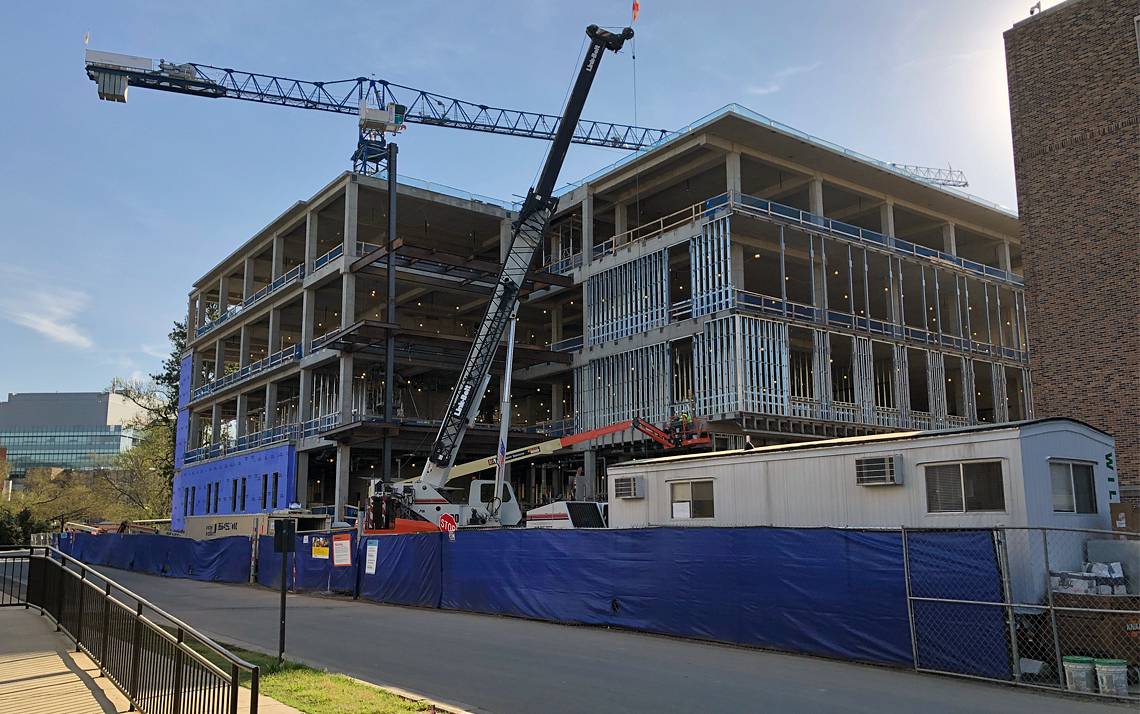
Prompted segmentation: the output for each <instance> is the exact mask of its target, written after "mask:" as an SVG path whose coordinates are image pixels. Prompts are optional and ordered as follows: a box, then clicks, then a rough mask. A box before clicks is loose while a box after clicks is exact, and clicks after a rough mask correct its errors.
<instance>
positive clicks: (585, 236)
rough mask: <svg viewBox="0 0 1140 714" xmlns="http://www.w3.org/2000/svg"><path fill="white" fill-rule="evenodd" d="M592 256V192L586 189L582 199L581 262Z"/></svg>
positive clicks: (588, 259) (585, 261)
mask: <svg viewBox="0 0 1140 714" xmlns="http://www.w3.org/2000/svg"><path fill="white" fill-rule="evenodd" d="M593 256H594V194H593V193H592V192H590V191H586V197H585V198H583V199H582V264H583V265H585V264H586V263H589V262H590V259H591V258H592V257H593Z"/></svg>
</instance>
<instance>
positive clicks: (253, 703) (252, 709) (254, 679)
mask: <svg viewBox="0 0 1140 714" xmlns="http://www.w3.org/2000/svg"><path fill="white" fill-rule="evenodd" d="M260 689H261V668H260V667H258V666H256V665H254V667H253V669H252V670H250V672H249V714H257V698H258V697H259V696H260V694H259V693H258V692H259V690H260Z"/></svg>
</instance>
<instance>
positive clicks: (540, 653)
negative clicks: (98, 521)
mask: <svg viewBox="0 0 1140 714" xmlns="http://www.w3.org/2000/svg"><path fill="white" fill-rule="evenodd" d="M100 570H103V571H104V572H106V573H107V574H108V575H109V576H110V577H112V578H114V579H115V580H116V581H118V582H119V583H120V584H122V585H124V586H126V587H128V588H130V589H132V590H134V591H135V592H137V593H138V594H139V595H142V596H143V597H146V598H148V599H151V600H152V601H153V602H154V603H155V604H156V605H158V606H159V607H162V608H164V609H166V610H168V611H169V612H170V613H171V614H173V615H175V616H177V617H180V618H182V619H183V620H185V621H186V622H188V623H189V624H190V625H192V626H194V627H197V628H199V629H201V630H202V631H204V632H205V633H206V634H208V635H210V636H212V637H215V638H216V639H217V640H219V641H221V642H227V643H232V644H237V645H245V646H247V647H251V648H253V649H261V650H267V651H272V652H275V651H276V648H277V631H278V619H277V606H278V600H279V595H278V594H277V593H275V592H271V591H269V590H265V589H262V588H253V587H248V586H242V585H220V584H214V583H199V582H196V581H192V580H176V579H170V578H159V577H154V576H149V575H140V574H138V573H131V572H126V571H121V570H113V569H110V568H100ZM286 652H287V654H288V656H289V657H290V658H292V659H295V660H299V661H302V662H305V663H306V664H310V665H313V666H319V667H323V668H327V669H329V670H335V671H339V672H344V673H346V674H349V675H351V676H354V677H358V678H360V679H365V680H368V681H371V682H375V683H377V684H382V685H389V686H394V687H399V688H402V689H406V690H410V691H413V692H417V693H419V694H422V695H424V696H427V697H431V698H433V699H437V700H439V701H442V702H445V703H452V704H456V705H459V706H462V707H464V708H467V709H470V710H472V711H477V712H494V713H495V714H507V713H509V712H544V713H545V712H549V713H552V714H557V713H561V712H614V713H619V712H779V713H780V714H798V713H800V712H805V713H806V712H811V713H812V714H815V713H817V712H851V713H860V714H862V713H866V714H882V712H884V711H888V712H891V714H895V713H896V712H897V713H901V712H921V714H944V713H950V712H955V713H956V712H970V713H971V714H988V713H990V712H993V713H994V714H998V713H1000V714H1017V713H1019V712H1024V713H1025V714H1054V713H1055V714H1073V713H1074V712H1082V713H1084V712H1088V713H1089V714H1096V713H1100V712H1104V713H1105V714H1122V713H1123V712H1127V711H1130V710H1131V709H1130V708H1129V707H1128V706H1125V705H1115V704H1110V703H1101V702H1090V701H1087V700H1082V699H1074V698H1070V697H1065V696H1058V695H1055V694H1049V693H1039V692H1036V691H1031V690H1025V689H1018V688H1014V687H1010V686H1004V685H998V684H989V683H984V682H975V681H970V680H962V679H955V678H951V677H941V676H935V675H926V674H916V673H914V672H908V671H900V670H895V669H888V668H884V667H874V666H868V665H859V664H850V663H845V662H833V661H829V660H823V659H817V658H813V657H803V656H797V655H786V654H779V653H774V652H764V651H760V650H752V649H745V648H740V647H731V646H724V645H715V644H707V643H702V642H692V641H687V640H681V639H675V638H669V637H660V636H655V635H643V634H638V633H632V632H625V631H618V630H606V629H602V628H594V627H574V626H565V625H554V624H549V623H543V622H532V621H529V620H520V619H514V618H507V617H494V616H486V615H473V614H467V613H458V612H448V611H443V610H425V609H418V608H406V607H397V606H388V605H376V604H373V603H366V602H352V601H351V600H346V599H339V598H325V597H318V596H307V595H291V596H289V600H288V640H287V643H286Z"/></svg>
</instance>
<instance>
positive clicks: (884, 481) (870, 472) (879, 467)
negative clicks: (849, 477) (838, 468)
mask: <svg viewBox="0 0 1140 714" xmlns="http://www.w3.org/2000/svg"><path fill="white" fill-rule="evenodd" d="M902 482H903V479H902V457H901V456H899V455H897V454H893V455H891V456H870V457H867V458H865V459H855V483H857V484H859V485H860V486H899V485H902Z"/></svg>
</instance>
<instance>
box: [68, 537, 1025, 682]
mask: <svg viewBox="0 0 1140 714" xmlns="http://www.w3.org/2000/svg"><path fill="white" fill-rule="evenodd" d="M332 535H333V534H331V533H309V534H302V535H298V536H297V542H296V553H295V554H293V555H292V556H291V557H290V562H289V564H288V576H287V577H288V583H287V584H288V586H289V587H290V588H291V589H293V590H295V591H310V592H318V591H319V592H334V593H344V594H351V595H356V596H359V597H362V598H365V599H367V600H372V601H375V602H381V603H391V604H399V605H412V606H418V607H431V608H442V609H448V610H462V611H469V612H481V613H491V614H499V615H511V616H516V617H526V618H534V619H541V620H548V621H552V622H565V623H577V624H589V625H605V626H611V627H623V628H629V629H634V630H642V631H646V632H656V633H662V634H669V635H677V636H681V637H690V638H698V639H706V640H715V641H720V642H731V643H735V644H741V645H749V646H756V647H766V648H772V649H780V650H787V651H792V652H802V653H806V654H815V655H822V656H827V657H835V658H840V659H849V660H858V661H865V662H876V663H881V664H892V665H906V666H910V665H915V666H918V667H920V668H924V669H934V670H939V671H947V672H956V673H962V674H972V675H977V676H983V677H991V678H1008V677H1010V676H1011V673H1010V670H1011V668H1010V659H1009V650H1010V646H1009V630H1008V623H1007V621H1006V612H1005V610H1004V608H1002V607H1000V606H998V605H995V604H971V603H965V604H963V603H961V602H949V601H973V602H975V603H1001V602H1002V601H1003V587H1002V579H1001V569H1000V563H999V560H998V555H997V550H996V548H995V541H994V533H993V532H992V531H990V530H964V531H907V536H906V538H907V540H906V557H904V544H903V535H902V533H901V532H900V531H886V530H876V531H870V530H868V531H860V530H848V529H830V528H800V529H796V528H651V529H630V530H526V529H504V530H485V531H481V530H470V531H461V532H459V533H458V534H457V536H456V538H455V540H454V541H451V540H449V539H448V537H447V535H446V534H444V533H420V534H408V535H388V536H369V537H364V538H360V539H357V538H356V537H355V535H353V536H352V541H351V548H350V549H349V551H350V553H351V559H352V563H351V565H349V566H336V565H334V562H335V559H334V556H333V550H334V547H333V538H332ZM318 538H320V539H322V540H320V541H318V542H317V543H316V545H317V547H316V548H314V539H318ZM324 539H327V541H326V540H324ZM326 542H327V551H326V550H325V543H326ZM251 545H252V543H251V541H250V540H249V539H247V538H245V537H242V536H235V537H232V538H222V539H217V540H210V541H194V540H190V539H188V538H175V537H169V536H144V535H114V534H106V535H98V536H91V535H88V534H84V533H80V534H68V537H67V538H61V539H60V541H59V546H60V548H61V549H62V550H64V551H65V552H68V553H70V554H71V555H73V556H74V557H76V558H78V559H79V560H82V561H84V562H87V563H92V564H99V565H109V566H111V567H116V568H123V569H128V570H135V571H139V572H144V573H150V574H154V575H165V576H168V577H188V578H194V579H197V580H216V581H222V582H244V581H246V580H247V579H248V577H249V567H250V551H251ZM326 552H327V555H328V557H324V556H325V554H326ZM280 558H281V556H280V554H278V553H275V552H274V551H273V539H272V538H271V537H267V536H262V537H261V538H260V540H259V542H258V568H257V570H258V574H257V581H258V583H259V584H261V585H264V586H266V587H271V588H278V587H280V577H281V560H280ZM908 566H909V571H910V573H909V577H910V580H909V582H910V586H911V599H910V600H909V601H908V597H907V573H906V569H907V567H908ZM926 598H929V600H928V599H926ZM908 605H909V606H910V607H909V608H908ZM911 611H913V627H914V632H915V640H914V643H913V646H912V640H911V626H912V619H911V614H910V613H911Z"/></svg>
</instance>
